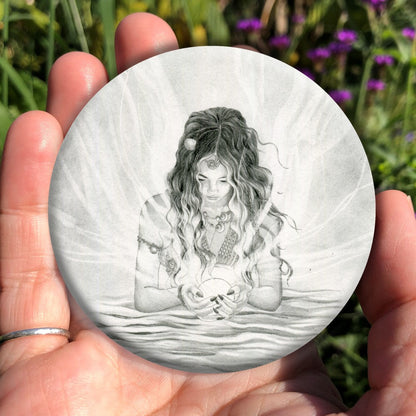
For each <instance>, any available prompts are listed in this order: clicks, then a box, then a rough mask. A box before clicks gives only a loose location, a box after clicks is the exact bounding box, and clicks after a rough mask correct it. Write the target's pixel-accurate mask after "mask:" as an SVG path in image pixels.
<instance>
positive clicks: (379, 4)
mask: <svg viewBox="0 0 416 416" xmlns="http://www.w3.org/2000/svg"><path fill="white" fill-rule="evenodd" d="M365 2H366V3H368V4H369V5H370V6H371V7H372V8H373V9H374V10H375V11H376V12H381V11H383V10H384V9H385V8H386V0H365Z"/></svg>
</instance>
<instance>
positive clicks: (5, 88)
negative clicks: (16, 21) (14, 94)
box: [1, 0, 10, 107]
mask: <svg viewBox="0 0 416 416" xmlns="http://www.w3.org/2000/svg"><path fill="white" fill-rule="evenodd" d="M3 7H4V17H3V58H4V59H5V60H7V43H8V40H9V8H10V0H4V6H3ZM1 92H2V94H1V95H2V97H1V98H2V103H3V105H4V106H5V107H8V105H9V77H8V75H7V72H6V71H3V76H2V80H1Z"/></svg>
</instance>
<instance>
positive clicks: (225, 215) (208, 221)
mask: <svg viewBox="0 0 416 416" xmlns="http://www.w3.org/2000/svg"><path fill="white" fill-rule="evenodd" d="M202 216H203V218H204V225H205V226H210V227H213V228H215V231H217V232H219V233H222V232H224V230H225V224H227V223H229V222H230V221H231V219H232V217H233V214H232V212H231V211H226V212H222V213H221V214H219V215H217V216H215V217H210V216H209V215H208V213H207V212H206V211H203V212H202Z"/></svg>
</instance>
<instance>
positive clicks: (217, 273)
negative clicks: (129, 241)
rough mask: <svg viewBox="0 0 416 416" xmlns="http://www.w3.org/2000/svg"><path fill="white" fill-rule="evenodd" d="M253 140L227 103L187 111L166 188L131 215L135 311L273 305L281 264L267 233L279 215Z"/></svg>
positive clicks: (204, 311)
mask: <svg viewBox="0 0 416 416" xmlns="http://www.w3.org/2000/svg"><path fill="white" fill-rule="evenodd" d="M258 145H259V139H258V136H257V133H256V131H255V130H254V129H252V128H249V127H248V126H247V124H246V121H245V119H244V118H243V116H242V115H241V113H240V112H239V111H237V110H235V109H230V108H224V107H217V108H210V109H207V110H204V111H199V112H194V113H192V114H191V115H190V117H189V119H188V120H187V122H186V124H185V128H184V133H183V136H182V138H181V140H180V142H179V147H178V150H177V153H176V165H175V167H174V168H173V170H172V171H171V172H170V173H169V174H168V178H167V183H168V189H167V191H166V192H164V193H162V194H159V195H155V196H153V197H152V198H150V199H149V200H148V201H146V203H145V204H144V206H143V208H142V210H141V214H140V226H139V236H138V254H137V265H136V280H135V304H136V307H137V309H139V310H140V311H143V312H151V311H160V310H164V309H169V308H172V307H175V306H178V305H182V304H183V305H184V306H186V307H187V308H188V309H189V310H190V311H193V312H194V313H195V314H196V315H197V316H198V317H199V318H201V319H224V318H229V317H231V316H232V315H234V314H235V313H237V312H238V311H240V310H241V308H243V307H244V306H245V305H246V304H249V305H251V306H253V307H256V308H260V309H263V310H267V311H274V310H276V309H277V308H278V306H279V304H280V302H281V298H282V280H281V279H282V275H290V274H291V273H292V270H291V268H290V266H289V264H288V263H287V262H286V261H284V260H283V259H281V258H280V255H279V254H280V253H279V247H278V245H277V242H276V237H277V236H278V234H279V232H280V230H281V228H282V226H283V222H284V215H283V214H281V213H280V212H279V211H278V210H277V208H276V207H275V206H274V205H273V204H272V202H271V198H270V196H271V191H272V175H271V172H270V171H269V170H268V169H266V168H264V167H262V166H260V165H259V149H258Z"/></svg>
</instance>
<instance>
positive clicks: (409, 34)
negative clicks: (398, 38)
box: [402, 27, 416, 40]
mask: <svg viewBox="0 0 416 416" xmlns="http://www.w3.org/2000/svg"><path fill="white" fill-rule="evenodd" d="M415 33H416V32H415V30H414V29H412V28H411V27H405V28H404V29H403V30H402V35H403V36H404V37H405V38H407V39H409V40H413V39H414V38H415Z"/></svg>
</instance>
